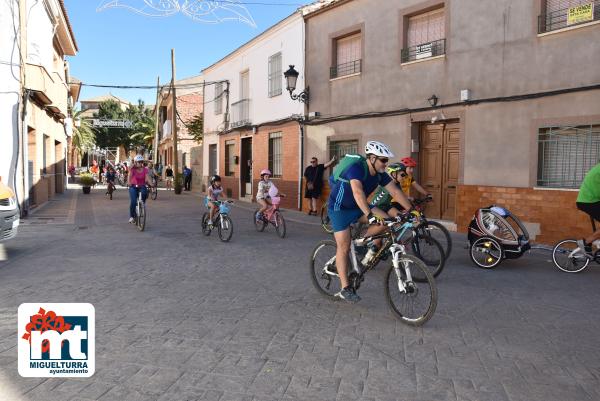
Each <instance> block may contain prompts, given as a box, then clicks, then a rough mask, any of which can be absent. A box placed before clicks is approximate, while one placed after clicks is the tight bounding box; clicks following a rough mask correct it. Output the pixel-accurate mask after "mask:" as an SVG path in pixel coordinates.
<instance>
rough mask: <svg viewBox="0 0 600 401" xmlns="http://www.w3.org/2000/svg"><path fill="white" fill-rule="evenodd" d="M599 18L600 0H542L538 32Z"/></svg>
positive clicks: (554, 29)
mask: <svg viewBox="0 0 600 401" xmlns="http://www.w3.org/2000/svg"><path fill="white" fill-rule="evenodd" d="M598 20H600V0H542V15H540V16H539V17H538V33H546V32H551V31H556V30H559V29H563V28H569V27H571V26H577V25H581V24H585V23H589V22H593V21H598Z"/></svg>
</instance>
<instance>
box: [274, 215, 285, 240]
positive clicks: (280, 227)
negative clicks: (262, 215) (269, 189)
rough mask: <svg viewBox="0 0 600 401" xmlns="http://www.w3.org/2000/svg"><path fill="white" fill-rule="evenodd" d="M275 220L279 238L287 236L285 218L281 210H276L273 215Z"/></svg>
mask: <svg viewBox="0 0 600 401" xmlns="http://www.w3.org/2000/svg"><path fill="white" fill-rule="evenodd" d="M273 221H274V222H275V231H277V235H279V238H285V233H286V230H285V219H284V218H283V215H282V214H281V212H280V211H276V212H275V214H274V215H273Z"/></svg>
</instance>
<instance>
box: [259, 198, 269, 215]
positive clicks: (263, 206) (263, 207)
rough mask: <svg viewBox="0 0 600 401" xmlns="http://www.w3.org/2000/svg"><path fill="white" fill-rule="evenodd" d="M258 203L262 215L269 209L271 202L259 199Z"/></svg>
mask: <svg viewBox="0 0 600 401" xmlns="http://www.w3.org/2000/svg"><path fill="white" fill-rule="evenodd" d="M256 202H258V204H259V205H260V210H259V212H260V213H264V212H265V211H266V210H267V209H268V208H269V202H267V200H266V199H257V200H256Z"/></svg>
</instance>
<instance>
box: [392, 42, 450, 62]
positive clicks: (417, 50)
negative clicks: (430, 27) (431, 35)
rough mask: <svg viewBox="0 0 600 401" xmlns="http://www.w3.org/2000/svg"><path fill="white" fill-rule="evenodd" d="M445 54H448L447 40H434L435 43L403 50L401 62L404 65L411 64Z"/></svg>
mask: <svg viewBox="0 0 600 401" xmlns="http://www.w3.org/2000/svg"><path fill="white" fill-rule="evenodd" d="M443 54H446V39H440V40H434V41H433V42H428V43H422V44H420V45H416V46H412V47H407V48H405V49H402V55H401V61H402V62H403V63H409V62H411V61H416V60H422V59H426V58H431V57H436V56H441V55H443Z"/></svg>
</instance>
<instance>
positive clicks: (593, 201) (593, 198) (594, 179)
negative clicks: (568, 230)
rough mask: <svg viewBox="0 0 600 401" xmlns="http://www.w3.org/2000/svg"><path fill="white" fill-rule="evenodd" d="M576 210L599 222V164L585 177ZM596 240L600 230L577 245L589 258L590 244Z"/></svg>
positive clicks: (599, 237) (599, 238)
mask: <svg viewBox="0 0 600 401" xmlns="http://www.w3.org/2000/svg"><path fill="white" fill-rule="evenodd" d="M577 209H579V210H581V211H582V212H585V213H587V214H589V215H590V217H592V218H593V219H594V220H598V221H600V163H598V164H596V165H595V166H594V167H592V169H591V170H590V171H588V173H587V174H586V175H585V178H584V179H583V182H582V183H581V187H580V188H579V195H578V196H577ZM596 240H600V228H599V229H597V230H596V231H595V232H594V233H592V234H591V235H590V236H589V237H586V238H582V239H580V240H578V241H577V245H578V246H579V247H580V248H582V249H584V250H585V252H586V254H588V256H590V255H591V253H592V242H594V241H596Z"/></svg>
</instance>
